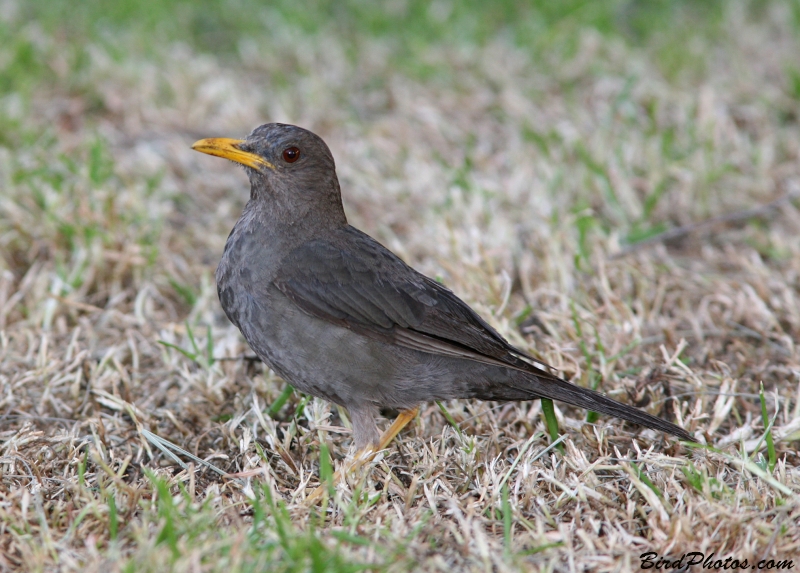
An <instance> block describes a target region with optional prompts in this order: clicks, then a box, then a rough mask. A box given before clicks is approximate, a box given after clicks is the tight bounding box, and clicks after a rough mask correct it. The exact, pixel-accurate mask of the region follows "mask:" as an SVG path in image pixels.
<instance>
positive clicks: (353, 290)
mask: <svg viewBox="0 0 800 573" xmlns="http://www.w3.org/2000/svg"><path fill="white" fill-rule="evenodd" d="M274 284H275V285H276V286H277V288H278V289H279V290H280V291H281V292H283V293H284V294H285V295H286V296H287V297H288V298H289V299H291V300H292V301H293V302H294V303H295V304H297V305H298V306H299V307H300V308H301V309H302V310H303V311H305V312H307V313H309V314H311V315H313V316H316V317H318V318H321V319H323V320H327V321H329V322H332V323H335V324H339V325H341V326H344V327H346V328H349V329H351V330H353V331H355V332H358V333H360V334H362V335H365V336H370V337H373V338H377V339H380V340H383V341H385V342H389V343H393V344H398V345H400V346H405V347H407V348H412V349H415V350H420V351H423V352H430V353H433V354H443V355H448V356H459V357H463V358H469V359H472V360H477V361H479V362H484V363H489V364H496V365H502V366H510V367H512V368H517V369H521V370H526V371H534V372H535V373H536V374H537V375H539V376H543V377H545V378H548V377H550V376H552V375H550V374H549V373H548V372H547V371H545V370H542V369H540V368H537V367H535V366H533V365H532V364H531V362H533V363H537V364H541V365H542V366H547V365H546V364H543V363H541V362H540V361H537V360H535V359H534V358H533V357H531V356H529V355H527V354H525V353H524V352H522V351H521V350H519V349H517V348H515V347H513V346H512V345H511V344H509V343H508V342H507V341H506V340H505V339H504V338H503V337H502V336H500V334H498V332H497V331H496V330H494V329H493V328H492V327H491V326H489V325H488V324H487V323H486V322H485V321H484V320H483V319H482V318H481V317H480V316H478V314H477V313H475V311H473V310H472V309H471V308H470V307H469V306H468V305H467V304H466V303H465V302H464V301H462V300H461V299H460V298H458V297H457V296H456V295H455V294H453V293H452V292H451V291H450V290H449V289H447V288H445V287H444V286H442V285H440V284H439V283H437V282H436V281H434V280H432V279H430V278H428V277H426V276H425V275H423V274H421V273H418V272H417V271H415V270H414V269H412V268H411V267H409V266H408V265H406V264H405V263H404V262H403V261H402V260H400V259H399V258H398V257H397V256H396V255H394V254H393V253H392V252H391V251H389V250H388V249H386V248H385V247H384V246H383V245H381V244H380V243H378V242H377V241H375V240H374V239H372V238H371V237H370V236H368V235H366V234H364V233H362V232H361V231H358V230H357V229H355V228H353V227H346V228H344V229H342V230H341V231H338V232H337V234H334V235H333V236H330V237H328V238H326V239H316V240H313V241H309V242H307V243H305V244H303V245H302V246H301V247H299V248H297V249H295V250H294V251H293V252H292V253H290V254H289V255H288V256H287V257H286V258H285V259H284V260H283V262H282V264H281V268H280V270H279V271H278V273H277V276H276V277H275V279H274ZM529 361H530V362H529Z"/></svg>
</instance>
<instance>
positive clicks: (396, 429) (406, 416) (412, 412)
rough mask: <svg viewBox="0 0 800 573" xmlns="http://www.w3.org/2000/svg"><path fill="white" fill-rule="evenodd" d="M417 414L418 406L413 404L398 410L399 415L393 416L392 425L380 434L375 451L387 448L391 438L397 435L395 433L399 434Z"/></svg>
mask: <svg viewBox="0 0 800 573" xmlns="http://www.w3.org/2000/svg"><path fill="white" fill-rule="evenodd" d="M417 414H419V406H415V407H413V408H411V409H409V410H403V411H402V412H400V415H399V416H397V418H395V420H394V422H393V423H392V425H391V426H389V429H388V430H386V431H385V432H384V433H383V435H382V436H381V439H380V442H378V449H377V451H381V450H385V449H386V448H388V447H389V444H391V443H392V440H394V439H395V438H396V437H397V434H399V433H400V432H401V431H402V430H403V428H405V427H406V426H407V425H408V423H409V422H410V421H411V420H413V419H414V418H416V417H417Z"/></svg>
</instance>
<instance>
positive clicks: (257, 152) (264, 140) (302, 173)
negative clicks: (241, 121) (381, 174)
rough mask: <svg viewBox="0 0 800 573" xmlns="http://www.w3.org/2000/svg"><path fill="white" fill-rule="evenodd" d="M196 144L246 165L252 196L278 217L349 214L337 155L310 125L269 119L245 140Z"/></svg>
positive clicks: (219, 155) (205, 141) (202, 148)
mask: <svg viewBox="0 0 800 573" xmlns="http://www.w3.org/2000/svg"><path fill="white" fill-rule="evenodd" d="M192 149H194V150H195V151H200V152H201V153H207V154H209V155H216V156H217V157H223V158H225V159H230V160H231V161H234V162H236V163H239V164H241V165H243V166H244V167H245V171H246V172H247V176H248V177H249V178H250V186H251V193H250V197H251V200H252V201H254V202H256V203H264V207H266V208H268V209H270V210H272V211H275V214H276V215H278V216H282V215H283V216H290V215H291V216H292V217H294V218H296V217H300V216H303V215H306V214H311V215H316V216H327V217H330V216H331V215H337V217H336V218H338V213H339V212H341V217H342V218H344V211H343V210H342V199H341V193H340V191H339V181H338V179H337V177H336V165H335V163H334V161H333V155H332V154H331V151H330V149H328V146H327V145H326V144H325V142H324V141H323V140H322V138H320V137H319V136H318V135H316V134H315V133H312V132H310V131H308V130H307V129H303V128H302V127H297V126H295V125H286V124H283V123H265V124H264V125H261V126H259V127H257V128H255V129H254V130H253V131H252V132H250V135H248V136H247V138H245V139H228V138H210V139H201V140H200V141H197V142H195V144H194V145H192ZM282 218H285V217H282Z"/></svg>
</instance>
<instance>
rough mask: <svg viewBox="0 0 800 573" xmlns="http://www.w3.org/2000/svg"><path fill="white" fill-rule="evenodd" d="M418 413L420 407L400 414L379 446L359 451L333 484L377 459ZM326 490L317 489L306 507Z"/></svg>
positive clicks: (379, 442) (337, 475) (320, 487)
mask: <svg viewBox="0 0 800 573" xmlns="http://www.w3.org/2000/svg"><path fill="white" fill-rule="evenodd" d="M418 413H419V407H418V406H415V407H414V408H410V409H408V410H403V411H402V412H400V415H399V416H397V418H395V420H394V422H392V425H391V426H389V428H388V429H387V430H386V431H385V432H384V433H383V435H382V436H381V437H380V440H378V444H377V445H375V446H367V447H366V448H363V449H361V450H359V451H357V452H356V455H355V456H354V457H353V461H352V462H350V463H349V464H346V465H343V467H342V468H341V469H339V470H337V471H336V472H335V473H334V474H333V483H334V484H336V483H338V482H339V480H341V479H342V477H343V476H344V475H345V474H346V473H347V472H349V471H353V470H356V469H358V468H360V467H361V466H363V465H364V464H366V463H367V462H370V461H372V460H373V458H375V456H376V455H377V454H378V452H380V451H381V450H385V449H386V448H387V447H389V444H391V443H392V440H394V439H395V438H396V437H397V434H399V433H400V432H401V431H402V430H403V428H405V427H406V426H407V425H408V423H409V422H410V421H411V420H413V419H414V418H416V417H417V414H418ZM326 489H327V486H325V485H320V486H319V487H317V488H316V489H315V490H314V491H312V492H311V494H310V495H309V496H308V497H307V498H306V501H305V502H306V505H308V506H310V505H313V504H315V503H316V502H317V501H319V499H320V498H321V497H322V494H324V493H325V491H326Z"/></svg>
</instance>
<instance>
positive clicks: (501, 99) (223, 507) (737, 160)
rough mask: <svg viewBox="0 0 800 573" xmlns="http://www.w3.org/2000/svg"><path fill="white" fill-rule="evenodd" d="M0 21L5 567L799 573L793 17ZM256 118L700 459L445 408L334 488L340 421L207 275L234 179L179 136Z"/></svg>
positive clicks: (584, 9)
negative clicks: (248, 327)
mask: <svg viewBox="0 0 800 573" xmlns="http://www.w3.org/2000/svg"><path fill="white" fill-rule="evenodd" d="M0 37H2V38H4V40H3V41H2V42H0V182H1V183H0V184H2V190H1V191H0V571H42V572H45V571H46V572H50V571H81V572H87V573H88V572H95V571H102V572H103V573H110V572H112V571H126V572H127V571H129V572H134V571H135V572H140V571H154V572H156V571H158V572H160V571H186V572H196V571H204V572H205V571H209V572H211V571H224V572H225V573H234V572H239V571H284V572H296V571H337V572H338V571H387V572H399V571H445V572H450V573H452V572H454V571H498V572H506V571H528V570H544V571H584V570H592V571H637V570H640V568H641V567H642V566H643V558H642V555H643V554H646V553H649V554H650V557H648V558H647V559H650V561H648V562H644V565H645V566H646V565H648V564H654V562H655V561H656V560H657V559H658V558H661V557H663V558H668V559H670V560H671V561H674V560H677V559H680V558H681V556H682V555H683V554H686V553H690V552H700V553H702V554H703V556H704V558H708V557H709V556H711V555H712V554H714V557H713V560H717V559H719V560H721V561H722V563H725V560H726V559H727V560H728V564H729V565H730V564H731V563H733V560H738V561H739V562H740V563H741V561H743V560H745V559H747V560H748V564H749V565H756V564H758V562H759V561H760V560H765V562H764V564H765V565H766V566H770V564H771V565H774V566H775V568H777V567H778V565H780V564H781V563H782V564H783V565H784V567H788V565H789V564H790V563H789V560H793V562H792V563H791V564H792V565H793V567H795V568H796V567H798V566H800V455H798V444H799V443H800V57H798V54H800V2H798V1H797V0H773V1H767V0H762V1H756V0H750V1H744V0H742V1H739V0H731V1H722V0H720V1H716V2H715V1H711V0H708V1H704V2H697V1H689V0H686V1H674V2H669V1H666V0H650V1H645V0H598V1H586V0H565V1H563V2H546V1H544V0H542V1H540V2H530V3H524V2H514V1H511V0H501V1H498V2H491V3H489V2H478V1H477V0H468V1H464V2H457V1H455V0H453V1H448V0H436V1H434V2H422V1H418V0H391V1H389V2H385V3H380V4H379V3H370V2H366V1H360V0H348V1H346V2H336V1H333V0H329V1H328V0H314V1H310V2H305V3H299V2H291V1H288V0H285V1H278V2H274V3H266V2H257V1H256V0H225V1H223V0H220V1H212V0H200V1H198V2H188V1H178V0H162V1H155V0H147V1H142V2H137V1H134V0H120V1H119V2H113V3H110V2H100V1H99V0H85V1H83V2H74V1H71V2H70V1H67V0H48V1H44V0H4V1H2V2H0ZM271 121H280V122H287V123H294V124H298V125H301V126H304V127H307V128H309V129H311V130H313V131H314V132H316V133H318V134H319V135H321V136H322V137H323V138H324V139H325V140H326V141H327V142H328V144H329V146H330V147H331V150H332V151H333V154H334V157H335V158H336V162H337V170H338V174H339V179H340V181H341V185H342V193H343V197H344V203H345V209H346V211H347V214H348V217H349V219H350V222H351V223H352V224H353V225H355V226H356V227H359V228H361V229H363V230H364V231H366V232H368V233H370V234H371V235H373V236H374V237H376V238H377V239H378V240H380V241H381V242H382V243H384V244H385V245H386V246H387V247H389V248H390V249H392V250H393V251H395V252H396V253H397V254H398V255H400V256H401V257H402V258H403V259H404V260H406V261H407V262H408V263H409V264H411V265H412V266H414V267H415V268H417V269H419V270H420V271H422V272H424V273H426V274H428V275H429V276H433V277H436V278H437V279H439V280H441V281H442V282H443V283H444V284H446V285H447V286H448V287H450V288H451V289H452V290H454V291H455V292H456V293H457V294H458V295H459V296H460V297H462V298H463V299H464V300H465V301H467V302H468V303H469V304H470V305H472V306H473V308H475V309H476V310H477V311H478V312H479V313H480V314H481V315H482V316H483V317H484V318H485V319H486V320H487V321H488V322H489V323H490V324H492V326H494V327H495V328H496V329H497V330H498V331H500V332H501V333H502V334H503V335H504V336H505V337H507V338H508V339H509V340H510V341H511V342H512V343H514V344H516V345H518V346H519V347H521V348H523V349H526V350H527V351H529V352H530V353H532V354H534V355H535V356H537V357H539V358H541V359H542V360H544V361H545V362H547V363H549V364H552V365H553V366H555V367H556V368H558V369H559V370H560V371H561V373H562V374H563V375H564V376H565V377H567V378H568V379H570V380H571V381H573V382H574V383H576V384H581V385H586V386H591V387H596V388H598V389H600V390H601V391H603V392H605V393H607V394H608V395H610V396H612V397H614V398H616V399H618V400H621V401H624V402H627V403H631V404H635V405H637V406H639V407H641V408H643V409H645V410H647V411H649V412H651V413H653V414H656V415H659V416H662V417H664V418H666V419H669V420H672V421H675V422H676V423H678V424H680V425H682V426H683V427H685V428H686V429H688V430H689V431H691V432H692V433H693V435H695V436H696V438H697V439H698V441H699V442H700V444H699V445H692V446H690V445H688V444H683V443H679V442H677V441H676V440H674V439H672V438H668V437H665V436H663V435H660V434H658V433H656V432H653V431H650V430H644V429H642V428H639V427H636V426H634V425H631V424H627V423H623V422H620V421H619V420H614V419H610V418H607V417H598V416H595V415H592V414H591V413H587V412H585V411H582V410H579V409H575V408H571V407H566V406H564V405H563V404H558V403H556V415H557V417H558V421H559V426H560V428H559V430H560V434H561V442H560V443H559V444H557V445H555V446H553V444H552V442H551V439H550V438H549V436H548V434H547V431H546V428H545V423H544V419H543V415H542V407H541V404H540V403H539V402H538V401H536V402H523V403H510V404H501V403H490V402H478V401H469V400H463V401H452V402H446V403H442V404H436V403H431V404H425V405H423V407H422V409H421V413H420V415H419V417H418V418H417V419H416V420H415V421H414V422H413V423H412V424H411V425H410V426H409V427H408V428H407V429H406V430H405V431H404V432H403V433H402V434H401V435H400V436H399V437H398V439H397V440H396V441H395V442H394V443H393V444H392V445H391V447H390V448H388V449H387V450H385V451H384V452H383V453H381V454H380V455H379V456H378V457H377V458H376V459H374V460H373V461H371V462H369V463H368V464H366V465H365V467H363V468H360V469H357V470H355V471H353V472H351V473H349V474H348V475H347V478H346V479H344V480H341V481H336V480H334V479H333V478H332V473H333V471H334V470H336V469H339V468H341V467H342V466H343V465H346V464H347V462H348V460H349V459H350V457H351V456H352V455H353V454H354V448H352V447H351V436H350V431H349V428H348V426H349V421H348V419H347V416H346V412H344V411H340V410H339V409H338V408H337V407H336V406H331V405H330V404H328V403H326V402H324V401H322V400H319V399H315V398H312V397H308V396H304V395H302V394H300V393H297V392H291V390H290V389H287V387H286V385H285V384H284V382H283V381H282V380H281V379H280V378H278V377H277V376H276V375H275V374H274V373H272V372H271V371H270V370H269V369H268V368H266V367H265V366H264V365H263V364H261V363H260V362H259V361H257V360H254V359H253V354H252V351H251V350H250V349H249V347H248V346H247V344H246V343H245V341H244V340H243V338H242V337H241V335H240V334H239V332H238V330H236V328H235V327H234V326H233V325H231V324H230V323H229V322H228V320H227V319H226V318H225V315H224V313H223V312H222V309H221V307H220V305H219V301H218V300H217V294H216V287H215V284H214V270H215V268H216V264H217V262H218V260H219V258H220V256H221V253H222V248H223V246H224V243H225V239H226V237H227V234H228V232H229V231H230V229H231V227H232V226H233V224H234V223H235V221H236V219H237V218H238V216H239V213H240V212H241V209H242V207H243V205H244V203H245V202H246V200H247V198H248V196H249V189H248V183H247V178H246V176H245V175H244V173H243V172H242V171H241V170H240V169H239V168H238V167H236V166H234V165H233V164H231V163H229V162H225V161H221V160H218V159H212V158H210V157H208V156H205V155H202V154H199V153H196V152H194V151H192V150H191V145H192V143H193V142H194V141H195V140H197V139H200V138H204V137H242V136H244V135H246V134H247V133H248V132H249V131H250V130H251V129H252V128H253V127H255V126H257V125H259V124H261V123H266V122H271ZM393 415H395V413H392V412H387V413H386V419H385V420H382V424H383V427H386V426H388V425H389V423H390V419H391V417H392V416H393ZM165 441H166V442H169V443H171V444H174V445H176V446H178V447H180V448H182V449H183V450H184V451H185V452H186V453H177V454H174V455H172V456H171V455H168V454H167V453H165V452H164V451H163V450H162V449H160V448H159V447H158V445H157V444H159V443H162V442H165ZM209 465H212V466H213V467H214V468H216V469H217V470H219V471H220V472H222V474H224V475H221V474H220V473H218V472H216V471H214V469H213V468H211V467H209ZM320 484H322V487H323V488H325V492H326V493H325V495H323V496H322V498H321V500H319V501H318V502H315V503H309V500H308V499H309V496H310V495H311V492H312V491H313V490H314V489H315V488H316V487H317V486H319V485H320ZM654 555H657V556H658V557H655V556H654ZM688 559H689V557H686V559H685V560H684V563H685V562H686V561H687V560H688ZM713 560H712V567H713ZM697 567H698V568H699V565H698V566H697ZM716 568H719V567H716ZM696 570H699V569H696Z"/></svg>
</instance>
